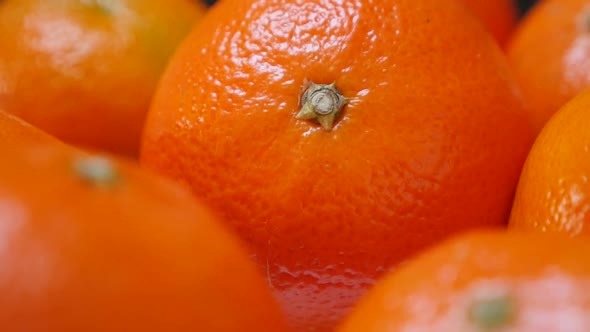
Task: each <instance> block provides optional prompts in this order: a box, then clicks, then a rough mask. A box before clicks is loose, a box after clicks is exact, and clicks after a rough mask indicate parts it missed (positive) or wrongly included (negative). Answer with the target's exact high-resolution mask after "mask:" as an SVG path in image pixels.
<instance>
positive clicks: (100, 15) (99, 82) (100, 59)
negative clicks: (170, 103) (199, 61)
mask: <svg viewBox="0 0 590 332" xmlns="http://www.w3.org/2000/svg"><path fill="white" fill-rule="evenodd" d="M204 12H205V7H204V5H199V4H198V3H197V2H196V1H191V0H168V1H161V0H121V1H114V0H83V1H80V0H61V1H46V0H19V1H2V5H1V6H0V108H3V109H4V110H5V111H7V112H10V113H13V114H15V115H17V116H19V117H21V118H23V119H24V120H26V121H27V122H29V123H31V124H33V125H35V126H37V127H39V128H41V129H42V130H44V131H46V132H48V133H50V134H51V135H53V136H56V137H57V138H59V139H61V140H63V141H65V142H68V143H72V144H75V145H78V146H83V147H89V148H92V149H94V150H97V149H99V150H105V151H109V152H116V153H120V154H125V155H128V156H136V155H137V154H138V149H139V141H140V133H141V128H142V127H143V122H144V118H145V115H146V113H147V111H148V108H149V104H150V101H151V97H152V94H153V91H154V89H155V86H156V83H157V81H158V79H159V77H160V74H161V72H162V71H163V69H164V67H165V65H166V63H167V60H168V57H169V56H170V54H171V53H172V52H173V51H174V49H175V48H176V46H177V44H178V43H179V42H180V40H181V39H182V38H184V37H185V35H186V34H187V33H188V31H189V30H190V29H191V28H192V26H193V24H195V22H197V21H198V20H199V19H200V18H201V17H202V15H203V14H204Z"/></svg>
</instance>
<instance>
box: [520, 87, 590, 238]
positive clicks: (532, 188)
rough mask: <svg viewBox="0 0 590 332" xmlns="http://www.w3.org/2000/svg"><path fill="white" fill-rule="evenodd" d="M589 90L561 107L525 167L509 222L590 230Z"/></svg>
mask: <svg viewBox="0 0 590 332" xmlns="http://www.w3.org/2000/svg"><path fill="white" fill-rule="evenodd" d="M589 109H590V90H587V91H585V92H584V93H582V94H580V95H579V96H577V97H576V98H574V99H573V100H572V101H570V102H569V103H567V104H566V105H565V106H564V107H563V108H562V109H561V110H559V111H558V112H557V113H556V114H555V115H554V117H553V118H552V119H551V120H550V121H549V122H548V123H547V125H546V127H545V128H544V129H543V131H542V132H541V134H540V135H539V137H538V138H537V140H536V141H535V144H534V145H533V148H532V150H531V152H530V155H529V156H528V159H527V161H526V164H525V166H524V169H523V172H522V176H521V179H520V183H519V185H518V190H517V194H516V198H515V201H514V208H513V211H512V215H511V218H510V226H511V227H513V228H517V229H527V230H531V229H534V230H537V231H541V232H563V233H568V234H570V235H579V234H589V235H590V213H589V212H590V183H589V178H588V177H589V175H590V131H589V130H588V128H590V113H589V112H588V110H589Z"/></svg>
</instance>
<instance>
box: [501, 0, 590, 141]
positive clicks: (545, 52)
mask: <svg viewBox="0 0 590 332" xmlns="http://www.w3.org/2000/svg"><path fill="white" fill-rule="evenodd" d="M588 22H590V2H589V1H587V0H546V1H543V2H540V3H539V4H538V5H537V6H535V7H534V8H533V9H532V10H531V11H530V12H529V14H528V15H527V16H526V17H525V18H524V19H523V20H522V22H521V23H520V25H519V27H518V29H517V30H516V31H515V33H514V35H513V38H512V40H511V41H510V44H509V45H508V47H507V54H508V59H509V62H510V64H511V67H512V69H513V73H514V77H515V78H516V79H517V81H518V83H519V85H520V87H521V91H522V94H523V96H524V98H525V101H526V102H527V104H528V108H529V109H530V112H531V118H532V119H533V121H534V125H535V130H536V131H537V133H538V132H539V131H540V130H541V129H542V128H543V126H544V125H545V123H546V122H547V120H549V118H550V117H551V116H552V115H553V114H554V113H555V112H557V110H558V109H559V108H560V107H561V106H563V104H565V103H566V102H567V101H569V100H570V99H571V98H573V97H575V96H576V95H577V94H578V93H580V92H582V91H584V90H585V89H586V88H589V87H590V76H589V75H588V72H589V71H590V43H589V35H590V25H589V23H588Z"/></svg>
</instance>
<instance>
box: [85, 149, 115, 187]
mask: <svg viewBox="0 0 590 332" xmlns="http://www.w3.org/2000/svg"><path fill="white" fill-rule="evenodd" d="M73 168H74V172H75V173H76V175H77V176H78V177H79V178H80V179H82V180H83V181H84V182H86V183H89V184H92V185H94V186H97V187H101V188H113V187H115V186H116V185H118V184H119V182H120V174H119V172H118V170H117V168H116V166H115V164H114V163H113V161H112V160H110V159H109V158H107V157H102V156H87V157H81V158H77V159H75V160H74V162H73Z"/></svg>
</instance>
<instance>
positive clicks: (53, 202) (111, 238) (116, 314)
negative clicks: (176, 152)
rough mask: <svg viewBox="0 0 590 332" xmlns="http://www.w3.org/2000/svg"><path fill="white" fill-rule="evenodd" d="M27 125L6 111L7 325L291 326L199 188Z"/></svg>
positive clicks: (1, 311) (1, 145)
mask: <svg viewBox="0 0 590 332" xmlns="http://www.w3.org/2000/svg"><path fill="white" fill-rule="evenodd" d="M0 119H2V117H0ZM10 127H15V128H19V130H20V132H19V131H17V130H14V129H13V128H10ZM26 130H30V131H31V134H30V135H31V136H34V135H36V133H35V129H34V128H31V127H26V126H25V127H23V124H22V123H21V122H18V121H12V122H11V121H10V120H9V119H4V120H0V132H2V133H3V135H4V137H3V139H2V140H1V141H0V154H1V155H2V163H0V230H1V234H0V235H1V238H0V239H1V241H0V260H1V261H2V269H1V273H0V293H1V294H2V296H0V326H2V330H4V331H63V332H75V331H88V332H104V331H220V332H221V331H224V332H235V331H252V332H254V331H256V332H259V331H276V332H284V331H286V328H285V323H284V321H283V317H282V315H281V313H280V310H279V306H278V305H277V303H276V302H275V300H274V299H273V297H272V294H271V292H270V291H269V289H268V288H267V286H266V280H264V279H263V278H262V276H261V274H260V273H259V272H258V271H257V269H256V268H255V266H254V264H253V263H252V262H251V261H250V260H249V259H248V257H247V255H246V254H245V253H244V251H243V248H242V246H241V245H240V244H239V243H238V242H237V241H236V239H235V238H234V237H233V236H231V235H230V234H228V232H226V230H225V229H224V228H223V227H221V226H220V225H219V224H218V222H217V220H215V219H214V218H213V217H212V216H211V215H210V214H209V212H207V211H206V210H205V209H204V208H202V207H200V205H199V204H198V203H197V202H195V201H194V199H193V198H192V197H191V195H190V193H188V192H186V191H184V190H182V189H180V188H178V187H176V186H174V185H172V184H171V183H169V182H168V181H165V180H162V179H159V178H157V177H155V176H153V174H149V173H147V172H145V171H144V170H140V169H138V168H137V167H135V166H132V165H130V164H128V163H126V162H123V161H119V160H116V159H113V158H107V157H104V156H103V157H98V156H93V155H88V154H85V153H81V152H78V151H75V150H73V149H71V148H69V147H65V145H61V144H54V143H52V142H49V141H46V142H41V141H37V142H33V141H31V140H27V141H25V140H22V137H23V136H24V135H25V133H24V131H26ZM11 133H12V134H11ZM11 135H16V137H11ZM15 141H17V142H18V143H16V144H15Z"/></svg>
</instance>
